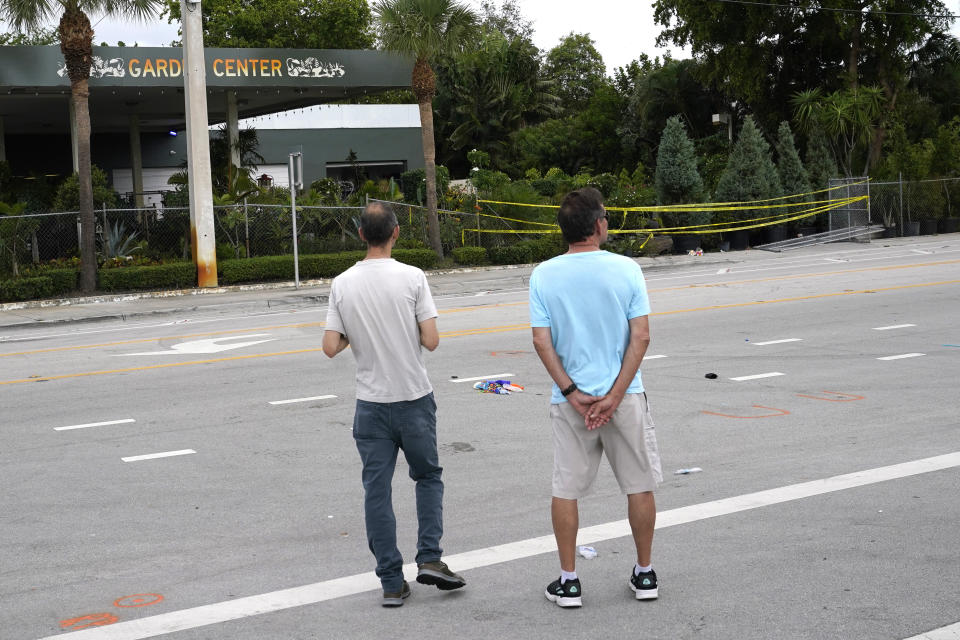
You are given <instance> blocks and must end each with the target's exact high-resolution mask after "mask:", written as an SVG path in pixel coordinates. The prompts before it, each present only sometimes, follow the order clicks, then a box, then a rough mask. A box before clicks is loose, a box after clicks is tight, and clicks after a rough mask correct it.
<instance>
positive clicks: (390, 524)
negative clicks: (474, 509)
mask: <svg viewBox="0 0 960 640" xmlns="http://www.w3.org/2000/svg"><path fill="white" fill-rule="evenodd" d="M353 438H354V440H355V441H356V443H357V451H359V452H360V460H361V461H362V462H363V490H364V502H363V507H364V513H365V515H366V524H367V543H368V544H369V546H370V551H372V552H373V555H374V557H375V558H376V559H377V576H378V577H379V578H380V583H381V584H382V585H383V590H384V591H389V592H397V591H400V588H401V586H402V584H403V570H402V569H403V556H401V555H400V550H399V549H397V520H396V517H395V516H394V514H393V500H392V487H391V483H392V481H393V472H394V469H395V467H396V464H397V451H399V450H400V449H403V455H404V457H406V459H407V465H408V466H409V467H410V479H411V480H413V481H414V482H415V483H416V496H417V524H418V533H417V564H423V563H425V562H435V561H437V560H439V559H440V556H441V554H442V550H441V549H440V537H441V536H442V535H443V480H441V478H440V476H441V474H442V473H443V467H441V466H440V464H439V462H440V461H439V458H438V456H437V404H436V402H434V399H433V393H428V394H427V395H425V396H423V397H422V398H418V399H416V400H411V401H408V402H385V403H381V402H367V401H365V400H357V412H356V415H355V416H354V418H353Z"/></svg>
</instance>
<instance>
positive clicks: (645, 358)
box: [643, 354, 667, 361]
mask: <svg viewBox="0 0 960 640" xmlns="http://www.w3.org/2000/svg"><path fill="white" fill-rule="evenodd" d="M666 357H667V356H665V355H663V354H660V355H656V356H643V359H644V361H647V360H657V359H658V358H666Z"/></svg>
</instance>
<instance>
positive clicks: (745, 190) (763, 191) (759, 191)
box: [714, 116, 783, 220]
mask: <svg viewBox="0 0 960 640" xmlns="http://www.w3.org/2000/svg"><path fill="white" fill-rule="evenodd" d="M782 194H783V190H782V188H781V186H780V177H779V176H778V175H777V167H776V166H775V165H774V164H773V159H772V158H771V157H770V145H769V144H767V141H766V140H764V138H763V134H762V133H761V132H760V129H759V128H757V125H756V123H755V122H754V121H753V117H752V116H747V117H746V119H745V120H744V121H743V128H742V129H741V130H740V135H739V137H738V138H737V141H736V143H734V145H733V151H731V152H730V160H729V161H728V162H727V168H726V169H724V170H723V174H722V175H721V176H720V180H719V182H718V183H717V193H716V195H715V197H714V199H715V200H717V201H720V202H749V201H752V200H766V199H768V198H776V197H778V196H780V195H782ZM769 211H770V210H769V209H748V210H742V211H734V212H732V213H733V215H732V216H731V218H732V219H734V220H749V219H752V218H760V217H765V216H768V215H770V214H769Z"/></svg>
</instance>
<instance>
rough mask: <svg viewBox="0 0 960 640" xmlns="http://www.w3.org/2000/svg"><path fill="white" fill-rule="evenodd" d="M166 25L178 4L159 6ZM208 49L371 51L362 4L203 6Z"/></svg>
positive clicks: (285, 1)
mask: <svg viewBox="0 0 960 640" xmlns="http://www.w3.org/2000/svg"><path fill="white" fill-rule="evenodd" d="M163 1H164V2H165V4H166V11H165V15H166V16H167V21H168V22H174V21H180V20H181V15H180V2H179V0H163ZM200 6H201V10H202V16H203V44H204V46H207V47H254V48H257V47H276V48H282V49H366V48H369V47H371V46H372V45H373V31H372V28H371V24H372V16H371V13H370V7H369V6H368V5H367V2H366V0H203V2H202V3H201V5H200Z"/></svg>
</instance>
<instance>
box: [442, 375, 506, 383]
mask: <svg viewBox="0 0 960 640" xmlns="http://www.w3.org/2000/svg"><path fill="white" fill-rule="evenodd" d="M515 375H516V374H515V373H491V374H490V375H488V376H477V377H476V378H455V379H453V380H451V381H450V382H476V381H477V380H497V379H498V378H510V377H513V376H515Z"/></svg>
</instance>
